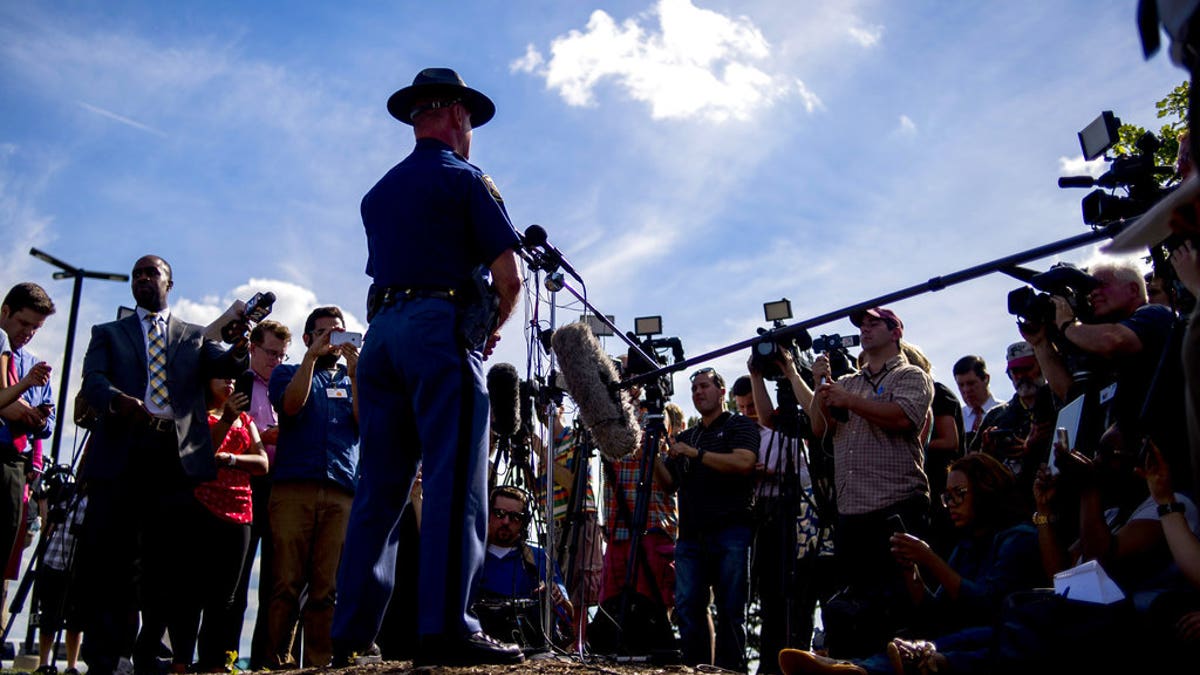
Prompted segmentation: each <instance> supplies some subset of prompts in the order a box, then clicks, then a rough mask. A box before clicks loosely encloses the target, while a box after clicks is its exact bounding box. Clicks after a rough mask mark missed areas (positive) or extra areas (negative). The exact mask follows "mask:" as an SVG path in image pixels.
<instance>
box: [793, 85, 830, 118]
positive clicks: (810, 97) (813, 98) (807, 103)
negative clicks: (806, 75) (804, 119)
mask: <svg viewBox="0 0 1200 675" xmlns="http://www.w3.org/2000/svg"><path fill="white" fill-rule="evenodd" d="M796 93H797V94H798V95H799V96H800V100H801V101H803V102H804V109H805V110H807V111H808V112H814V111H815V110H817V109H818V108H824V107H825V104H824V103H822V102H821V99H820V98H819V97H817V95H816V94H814V93H812V91H810V90H809V88H808V87H807V86H805V84H804V83H803V82H801V81H800V80H796Z"/></svg>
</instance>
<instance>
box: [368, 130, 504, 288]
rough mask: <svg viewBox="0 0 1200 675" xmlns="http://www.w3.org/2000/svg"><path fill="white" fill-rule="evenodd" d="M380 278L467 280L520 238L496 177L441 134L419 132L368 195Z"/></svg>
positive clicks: (426, 283)
mask: <svg viewBox="0 0 1200 675" xmlns="http://www.w3.org/2000/svg"><path fill="white" fill-rule="evenodd" d="M362 219H363V226H364V227H365V228H366V231H367V274H368V275H369V276H370V277H372V278H373V279H374V280H375V283H376V284H377V285H379V286H383V287H388V286H415V287H424V288H461V287H462V286H463V285H464V284H465V282H466V281H467V280H468V279H470V276H471V272H472V270H474V269H475V267H477V266H478V265H490V264H491V263H492V261H494V260H495V259H496V257H497V256H499V255H500V254H501V253H503V252H504V251H506V250H507V249H510V248H513V247H515V246H516V245H517V244H518V243H519V242H520V239H519V238H518V236H517V233H516V230H514V229H513V226H512V223H511V222H510V221H509V219H508V212H507V211H505V209H504V202H503V200H502V199H501V198H500V193H499V191H498V190H497V189H496V187H495V184H494V183H492V181H491V179H490V178H488V177H487V176H485V175H484V173H483V172H482V171H480V170H479V168H478V167H476V166H475V165H473V164H471V163H469V162H467V161H466V160H465V159H463V158H462V157H460V156H459V155H458V154H456V153H455V152H454V151H453V150H451V149H450V146H448V145H446V144H445V143H443V142H442V141H439V140H435V139H432V138H421V139H418V140H417V146H416V148H414V149H413V151H412V154H410V155H409V156H408V157H406V158H404V161H402V162H400V163H399V164H397V165H396V166H394V167H392V170H391V171H388V172H387V174H386V175H384V177H383V178H381V179H380V180H379V182H378V183H376V184H375V187H373V188H371V190H370V192H368V193H367V195H366V196H365V197H363V200H362Z"/></svg>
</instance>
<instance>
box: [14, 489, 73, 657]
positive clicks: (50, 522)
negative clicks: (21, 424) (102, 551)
mask: <svg viewBox="0 0 1200 675" xmlns="http://www.w3.org/2000/svg"><path fill="white" fill-rule="evenodd" d="M32 492H33V494H34V498H33V499H34V500H35V501H37V500H41V499H45V500H46V501H47V502H48V504H49V509H48V512H47V519H46V521H47V522H46V526H45V527H44V528H43V529H42V533H41V536H40V537H39V538H38V543H37V547H36V548H35V549H34V554H33V556H32V557H31V558H30V560H29V564H28V565H26V567H25V572H24V574H23V575H22V577H21V583H20V585H19V586H18V587H17V591H16V593H15V594H14V595H13V599H12V603H11V604H10V606H9V617H8V622H7V623H6V624H5V626H4V630H3V633H0V642H3V641H5V640H7V639H8V635H9V633H10V631H11V630H12V627H13V623H14V622H15V621H16V617H17V615H18V614H20V613H21V611H23V610H24V607H25V600H26V599H27V598H28V597H29V593H30V591H31V590H33V584H34V581H35V580H40V579H44V578H45V576H46V574H45V573H49V572H54V573H57V574H58V575H59V576H60V577H62V579H61V581H62V584H63V586H62V588H61V589H60V590H61V592H60V593H59V594H58V597H56V598H53V600H54V606H53V607H52V608H48V607H47V606H46V604H45V603H46V602H47V599H46V598H40V597H38V595H37V594H35V595H34V600H35V606H36V607H37V609H36V611H35V612H33V613H31V615H30V617H29V631H28V632H27V633H26V639H25V649H26V651H27V652H31V651H32V649H33V644H34V642H33V641H34V636H35V633H36V628H43V629H44V628H45V625H44V623H43V622H42V621H40V620H38V619H37V617H45V616H46V615H49V616H53V617H57V618H59V619H61V618H62V616H63V613H64V610H65V608H66V607H67V603H68V597H69V593H70V585H71V579H72V577H73V561H74V557H75V539H74V537H73V536H70V538H69V539H67V538H66V537H63V536H62V535H63V533H66V534H67V535H68V536H69V535H72V534H74V532H75V530H76V529H77V528H78V527H79V526H80V525H81V524H82V514H83V504H82V500H81V495H80V493H79V490H78V488H77V486H76V484H75V479H74V475H73V473H72V471H71V467H70V466H67V465H63V466H56V467H53V468H52V469H51V470H50V471H48V472H46V473H45V474H44V475H43V476H41V477H39V479H38V482H37V483H36V484H35V486H34V489H33V491H32ZM52 542H56V543H57V545H58V548H57V550H55V556H54V557H55V560H56V562H57V564H58V565H59V567H54V566H53V565H51V564H49V563H47V562H46V561H47V557H48V556H47V553H48V551H50V546H51V543H52ZM35 627H36V628H35ZM60 631H61V627H60V626H56V628H55V632H54V635H55V640H54V646H53V649H52V651H51V663H53V661H54V659H55V658H56V657H57V651H58V645H59V635H60Z"/></svg>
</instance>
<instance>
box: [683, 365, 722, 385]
mask: <svg viewBox="0 0 1200 675" xmlns="http://www.w3.org/2000/svg"><path fill="white" fill-rule="evenodd" d="M715 372H717V369H716V368H701V369H700V370H697V371H696V372H694V373H692V374H691V375H689V376H688V379H689V380H690V381H692V382H695V381H696V378H697V377H700V376H701V375H712V374H713V373H715Z"/></svg>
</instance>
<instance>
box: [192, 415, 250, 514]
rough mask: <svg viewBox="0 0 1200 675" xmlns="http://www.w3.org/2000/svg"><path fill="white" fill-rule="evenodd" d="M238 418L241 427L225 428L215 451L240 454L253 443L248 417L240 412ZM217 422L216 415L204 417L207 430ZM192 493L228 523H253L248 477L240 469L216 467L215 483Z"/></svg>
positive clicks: (211, 482)
mask: <svg viewBox="0 0 1200 675" xmlns="http://www.w3.org/2000/svg"><path fill="white" fill-rule="evenodd" d="M238 419H240V420H241V422H242V426H240V427H230V428H229V431H228V432H227V433H226V434H225V438H224V439H223V440H222V441H221V447H219V448H217V452H228V453H229V454H231V455H242V454H245V453H246V451H247V450H249V449H250V447H251V445H252V443H253V440H252V439H251V436H250V422H251V420H250V416H249V415H247V414H246V413H241V414H240V415H239V416H238ZM220 421H221V418H220V417H218V416H217V415H214V414H212V413H209V414H208V426H209V427H212V426H214V425H216V424H217V423H218V422H220ZM195 492H196V501H198V502H200V503H201V504H203V505H204V506H205V508H207V509H208V510H209V511H210V512H212V514H213V515H214V516H216V517H218V518H220V519H221V520H228V521H229V522H232V523H249V522H250V521H252V520H254V504H253V502H252V501H251V499H250V496H251V495H250V474H248V473H246V472H245V471H242V470H241V469H235V468H232V467H228V466H221V467H217V478H216V480H210V481H208V482H207V483H201V484H200V485H197V486H196V491H195Z"/></svg>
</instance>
